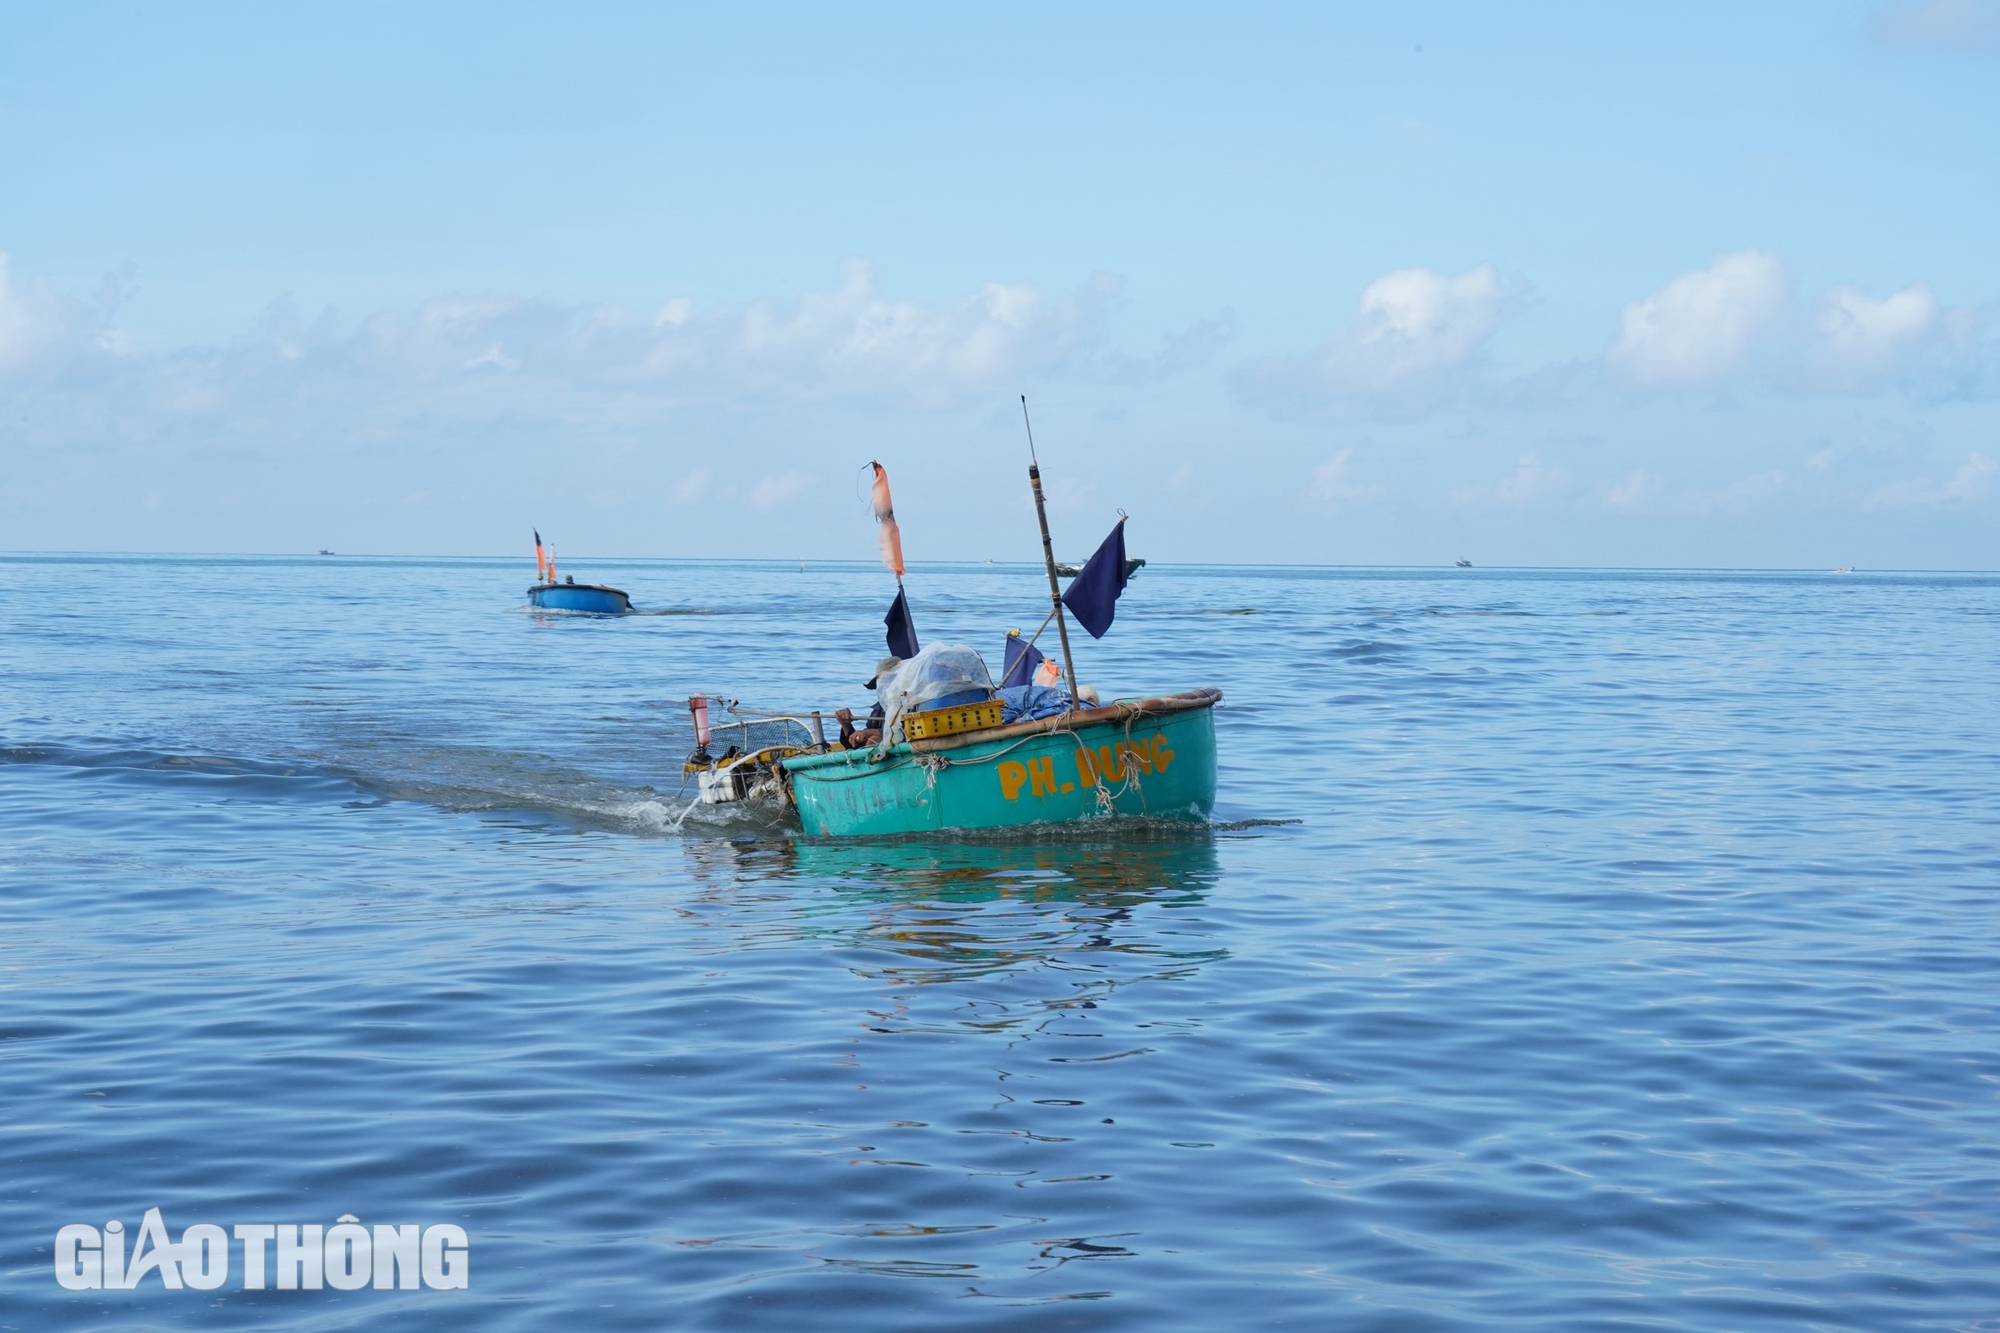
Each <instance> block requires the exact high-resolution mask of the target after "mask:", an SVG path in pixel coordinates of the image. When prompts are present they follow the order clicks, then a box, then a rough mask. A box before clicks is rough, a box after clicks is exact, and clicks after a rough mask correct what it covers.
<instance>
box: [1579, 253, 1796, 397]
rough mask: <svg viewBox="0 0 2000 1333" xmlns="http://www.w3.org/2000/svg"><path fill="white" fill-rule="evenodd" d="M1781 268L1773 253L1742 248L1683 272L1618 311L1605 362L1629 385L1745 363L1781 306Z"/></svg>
mask: <svg viewBox="0 0 2000 1333" xmlns="http://www.w3.org/2000/svg"><path fill="white" fill-rule="evenodd" d="M1786 290H1787V284H1786V280H1785V266H1784V265H1783V264H1782V263H1781V262H1780V261H1779V259H1778V257H1777V256H1776V255H1773V254H1767V253H1765V252H1764V251H1761V250H1739V251H1737V252H1736V253H1734V254H1727V255H1722V256H1720V257H1719V258H1717V259H1716V261H1715V262H1714V263H1712V264H1710V265H1709V266H1708V267H1707V268H1704V269H1697V270H1696V271H1694V272H1692V273H1683V274H1682V275H1681V276H1680V277H1678V278H1675V279H1674V280H1673V281H1672V282H1670V283H1668V284H1667V285H1666V286H1664V287H1662V288H1660V289H1659V290H1658V291H1656V292H1654V293H1653V294H1652V295H1651V296H1648V297H1645V298H1643V299H1641V300H1638V301H1633V302H1632V303H1630V304H1629V305H1627V306H1626V307H1625V309H1624V310H1623V311H1622V312H1620V314H1619V318H1618V340H1617V341H1616V342H1615V343H1614V344H1613V345H1612V348H1611V354H1610V361H1611V365H1612V366H1613V368H1614V369H1615V370H1617V371H1618V372H1619V373H1620V374H1622V375H1623V376H1624V377H1625V378H1626V379H1628V380H1630V381H1631V382H1632V383H1635V384H1640V385H1645V386H1670V385H1696V384H1708V383H1713V382H1715V381H1717V380H1719V379H1722V378H1723V377H1725V376H1726V375H1728V374H1729V373H1731V372H1732V371H1734V370H1736V369H1737V368H1739V366H1741V364H1742V363H1743V361H1744V359H1745V357H1746V355H1747V354H1748V353H1749V352H1750V351H1751V349H1752V347H1753V344H1754V343H1755V342H1756V341H1757V340H1758V338H1759V337H1760V336H1761V335H1763V334H1765V333H1767V332H1769V331H1770V330H1771V329H1773V328H1774V327H1775V326H1776V325H1777V324H1778V322H1779V320H1780V318H1781V317H1782V316H1783V314H1784V311H1785V300H1786Z"/></svg>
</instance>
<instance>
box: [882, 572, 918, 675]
mask: <svg viewBox="0 0 2000 1333" xmlns="http://www.w3.org/2000/svg"><path fill="white" fill-rule="evenodd" d="M882 623H883V624H885V625H887V626H888V627H889V651H890V652H891V653H893V654H895V655H896V656H897V657H900V658H902V659H903V660H904V661H905V662H907V661H909V660H910V659H911V658H913V657H915V656H916V655H917V627H916V625H915V624H914V623H913V622H912V621H911V620H910V599H909V597H908V596H907V595H906V594H905V593H904V592H903V585H902V584H900V583H899V584H897V585H896V601H895V604H894V605H893V606H891V607H890V608H889V614H888V615H886V616H883V617H882Z"/></svg>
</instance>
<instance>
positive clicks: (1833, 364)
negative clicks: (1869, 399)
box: [1812, 282, 1943, 383]
mask: <svg viewBox="0 0 2000 1333" xmlns="http://www.w3.org/2000/svg"><path fill="white" fill-rule="evenodd" d="M1942 316H1943V307H1941V306H1940V305H1939V304H1938V299H1937V297H1936V296H1935V295H1934V294H1933V293H1932V292H1931V289H1930V287H1929V285H1928V284H1925V283H1921V282H1917V283H1912V284H1910V285H1909V286H1908V287H1905V288H1903V289H1902V290H1901V291H1898V292H1893V293H1891V294H1890V295H1888V296H1886V297H1883V298H1882V299H1881V300H1879V301H1878V300H1876V299H1875V298H1874V297H1872V296H1870V295H1869V294H1868V293H1866V292H1864V291H1862V290H1861V289H1860V288H1858V287H1847V286H1840V287H1833V288H1829V289H1828V290H1827V291H1826V292H1825V293H1823V294H1822V295H1821V296H1820V298H1819V302H1818V308H1817V310H1816V311H1815V313H1814V316H1813V326H1812V334H1813V339H1814V342H1815V351H1816V353H1817V359H1818V361H1819V365H1820V369H1821V371H1822V373H1823V374H1825V375H1829V376H1831V377H1832V378H1834V379H1836V380H1838V381H1842V382H1845V383H1854V382H1856V381H1867V380H1874V379H1879V378H1881V377H1882V376H1884V375H1887V374H1888V373H1890V372H1891V371H1893V370H1894V369H1895V368H1896V366H1897V364H1898V363H1899V362H1900V361H1901V360H1902V358H1903V357H1904V355H1905V354H1906V353H1908V352H1909V351H1910V350H1911V349H1913V348H1915V347H1916V346H1918V345H1919V344H1920V343H1922V342H1923V341H1924V340H1925V339H1927V338H1929V337H1930V336H1931V335H1932V334H1934V333H1936V332H1937V331H1938V329H1939V327H1940V325H1941V323H1942Z"/></svg>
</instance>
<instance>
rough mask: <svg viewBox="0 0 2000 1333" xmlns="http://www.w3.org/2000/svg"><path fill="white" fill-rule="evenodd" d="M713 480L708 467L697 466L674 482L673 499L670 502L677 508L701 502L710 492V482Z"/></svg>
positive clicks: (684, 507)
mask: <svg viewBox="0 0 2000 1333" xmlns="http://www.w3.org/2000/svg"><path fill="white" fill-rule="evenodd" d="M710 480H712V478H711V477H710V475H709V471H708V469H707V468H697V469H696V470H695V471H693V472H690V473H688V474H687V475H686V476H684V477H682V478H681V479H680V480H679V481H677V482H675V483H674V493H673V499H672V500H671V501H670V503H671V504H672V505H673V506H674V508H676V509H686V508H688V507H689V506H690V505H695V504H699V503H700V502H701V499H702V497H703V496H705V495H707V494H708V483H709V481H710Z"/></svg>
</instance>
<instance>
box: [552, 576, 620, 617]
mask: <svg viewBox="0 0 2000 1333" xmlns="http://www.w3.org/2000/svg"><path fill="white" fill-rule="evenodd" d="M528 601H529V603H530V604H531V605H533V606H537V607H540V608H541V609H542V610H544V611H582V612H586V613H588V614H591V615H599V616H622V615H624V614H625V613H626V612H627V611H630V610H631V609H632V599H631V598H630V597H627V596H626V595H625V594H624V593H623V592H621V591H620V590H619V589H617V588H607V587H605V586H603V585H602V584H597V583H537V584H536V585H535V586H534V587H532V588H530V589H528Z"/></svg>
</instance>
